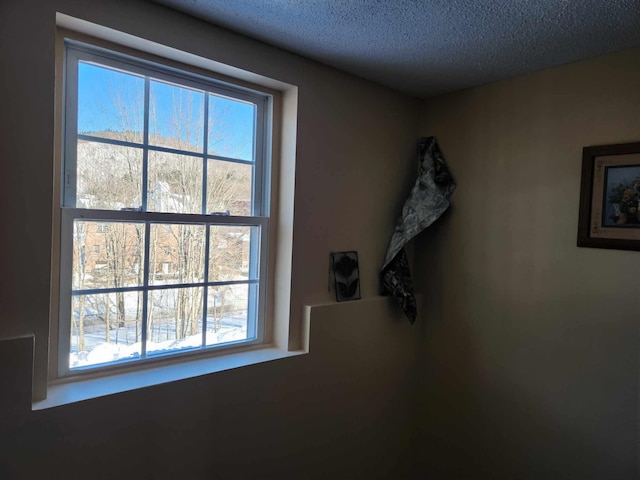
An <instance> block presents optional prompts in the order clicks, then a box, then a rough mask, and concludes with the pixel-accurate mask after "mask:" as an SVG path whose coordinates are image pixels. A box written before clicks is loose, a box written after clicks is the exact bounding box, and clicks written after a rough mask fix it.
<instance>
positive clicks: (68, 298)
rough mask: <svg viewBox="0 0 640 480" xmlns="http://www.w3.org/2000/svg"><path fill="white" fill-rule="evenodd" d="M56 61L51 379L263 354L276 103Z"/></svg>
mask: <svg viewBox="0 0 640 480" xmlns="http://www.w3.org/2000/svg"><path fill="white" fill-rule="evenodd" d="M65 49H66V52H65V62H66V64H65V100H64V115H65V119H64V151H63V176H62V204H61V215H60V218H61V222H60V225H61V231H60V244H61V256H60V264H61V268H60V271H61V276H60V309H59V328H58V330H59V340H58V375H59V376H65V375H69V374H70V373H74V374H75V373H78V372H79V371H82V370H94V369H97V368H105V367H113V366H114V365H120V364H131V363H132V362H145V361H148V360H152V359H154V358H158V357H165V356H167V355H186V354H194V353H200V352H204V351H210V350H212V349H225V348H232V347H235V346H238V345H250V344H258V343H261V342H263V339H264V329H265V326H264V311H265V291H266V285H265V283H266V271H265V270H266V264H267V261H266V246H267V238H268V228H269V222H268V216H269V215H268V214H269V211H268V204H269V188H268V182H267V179H268V177H269V175H268V171H269V162H268V155H267V153H266V152H267V150H266V145H267V143H268V142H267V138H266V134H267V131H268V130H269V128H268V127H269V122H270V118H269V115H270V114H269V112H270V111H271V109H270V102H271V97H270V96H269V95H266V94H263V93H261V92H257V91H253V90H249V89H247V88H245V87H240V86H233V85H229V84H228V83H222V82H219V81H217V80H214V79H211V78H207V77H204V76H202V75H200V74H195V73H191V72H190V71H183V70H178V69H176V68H174V67H169V66H164V65H160V64H158V63H152V62H149V61H147V60H143V59H137V58H133V57H131V56H129V55H124V54H121V53H117V52H112V51H108V50H105V49H103V48H98V47H94V46H90V45H86V44H83V43H79V42H75V41H67V42H66V43H65ZM89 249H92V252H93V255H86V254H85V251H88V250H89Z"/></svg>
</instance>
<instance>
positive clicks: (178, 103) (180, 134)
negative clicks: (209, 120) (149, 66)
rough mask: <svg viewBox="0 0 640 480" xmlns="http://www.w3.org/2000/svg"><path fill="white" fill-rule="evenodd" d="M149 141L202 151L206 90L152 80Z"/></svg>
mask: <svg viewBox="0 0 640 480" xmlns="http://www.w3.org/2000/svg"><path fill="white" fill-rule="evenodd" d="M149 103H150V105H149V132H150V135H149V143H150V144H151V145H157V146H160V147H167V148H174V149H177V150H188V151H190V152H199V153H203V144H204V141H203V139H204V93H203V92H199V91H196V90H191V89H189V88H183V87H178V86H175V85H170V84H168V83H163V82H159V81H156V80H151V82H150V90H149Z"/></svg>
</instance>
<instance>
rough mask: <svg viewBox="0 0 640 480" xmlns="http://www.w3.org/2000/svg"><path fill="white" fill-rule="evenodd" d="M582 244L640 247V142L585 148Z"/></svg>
mask: <svg viewBox="0 0 640 480" xmlns="http://www.w3.org/2000/svg"><path fill="white" fill-rule="evenodd" d="M578 246H579V247H596V248H615V249H620V250H640V142H636V143H624V144H618V145H600V146H596V147H585V148H583V149H582V183H581V187H580V216H579V219H578Z"/></svg>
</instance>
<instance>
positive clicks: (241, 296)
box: [205, 284, 257, 345]
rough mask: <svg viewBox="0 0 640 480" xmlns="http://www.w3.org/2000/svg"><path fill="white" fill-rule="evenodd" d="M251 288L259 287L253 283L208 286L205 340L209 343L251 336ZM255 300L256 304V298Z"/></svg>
mask: <svg viewBox="0 0 640 480" xmlns="http://www.w3.org/2000/svg"><path fill="white" fill-rule="evenodd" d="M250 290H251V291H253V290H257V289H256V288H255V287H254V286H253V285H252V286H249V285H246V284H243V285H225V286H219V287H209V288H208V294H207V333H206V340H205V341H206V344H207V345H216V344H219V343H227V342H236V341H239V340H247V339H248V338H250V336H249V334H248V330H249V329H248V317H249V292H250ZM253 297H255V296H253ZM253 301H254V305H255V298H254V300H253ZM254 308H255V307H254Z"/></svg>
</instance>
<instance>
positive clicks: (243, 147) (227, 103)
mask: <svg viewBox="0 0 640 480" xmlns="http://www.w3.org/2000/svg"><path fill="white" fill-rule="evenodd" d="M255 117H256V106H255V105H254V104H252V103H245V102H240V101H238V100H233V99H231V98H225V97H220V96H218V95H210V96H209V138H208V139H207V153H208V154H209V155H219V156H223V157H230V158H238V159H240V160H249V161H253V159H254V154H253V149H254V138H255V123H256V121H255Z"/></svg>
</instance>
